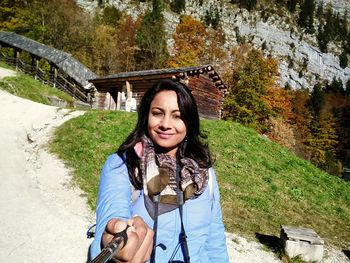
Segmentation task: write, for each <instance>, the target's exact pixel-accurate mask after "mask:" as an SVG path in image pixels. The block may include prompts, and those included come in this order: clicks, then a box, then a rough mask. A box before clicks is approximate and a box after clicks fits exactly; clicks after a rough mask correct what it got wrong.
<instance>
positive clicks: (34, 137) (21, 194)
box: [0, 68, 350, 263]
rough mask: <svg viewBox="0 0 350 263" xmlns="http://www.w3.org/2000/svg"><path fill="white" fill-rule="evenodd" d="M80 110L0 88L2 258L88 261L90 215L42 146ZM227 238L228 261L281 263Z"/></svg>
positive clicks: (334, 255)
mask: <svg viewBox="0 0 350 263" xmlns="http://www.w3.org/2000/svg"><path fill="white" fill-rule="evenodd" d="M8 75H15V72H13V71H10V70H4V69H2V68H0V78H1V77H3V76H8ZM80 114H82V112H77V111H75V112H70V111H69V110H66V109H60V108H57V107H52V106H46V105H43V104H39V103H35V102H32V101H29V100H25V99H21V98H19V97H16V96H13V95H11V94H9V93H7V92H4V91H2V90H0V145H1V147H0V180H1V184H0V207H1V210H0V262H25V263H26V262H28V263H32V262H33V263H37V262H55V263H60V262H62V263H63V262H64V263H71V262H72V263H73V262H74V263H83V262H86V258H87V251H88V247H89V245H90V242H91V240H88V239H86V237H85V233H86V230H87V228H88V226H89V225H91V224H92V223H93V222H94V220H95V219H94V215H93V213H92V212H91V211H90V210H89V208H88V207H87V205H86V202H85V199H84V198H83V197H81V195H82V192H81V191H80V190H79V188H76V187H72V182H71V176H70V171H69V170H68V169H67V168H65V167H64V165H63V164H62V162H61V161H60V160H58V159H57V158H56V157H54V156H53V155H51V154H49V153H48V152H47V151H46V143H47V141H48V138H50V136H51V134H52V131H53V130H54V129H55V128H56V127H58V126H59V125H61V124H62V123H63V122H65V121H67V120H68V119H70V118H74V117H76V116H78V115H80ZM227 243H228V247H229V254H230V259H231V260H230V261H231V262H232V263H233V262H234V263H278V262H281V261H280V260H278V259H277V258H276V256H275V255H274V254H273V253H272V252H268V251H266V249H264V248H263V246H262V245H261V244H259V243H257V242H248V241H247V240H245V239H244V238H242V237H239V236H237V235H235V234H230V233H227ZM325 255H326V258H325V260H324V263H343V262H350V260H349V259H348V258H347V257H346V256H345V255H344V254H343V253H342V252H341V251H338V250H335V249H330V248H327V251H326V253H325ZM215 263H216V262H215Z"/></svg>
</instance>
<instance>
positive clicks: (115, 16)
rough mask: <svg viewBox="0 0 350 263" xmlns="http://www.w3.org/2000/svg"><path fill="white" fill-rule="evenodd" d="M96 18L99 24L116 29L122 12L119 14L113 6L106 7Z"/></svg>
mask: <svg viewBox="0 0 350 263" xmlns="http://www.w3.org/2000/svg"><path fill="white" fill-rule="evenodd" d="M97 17H98V19H99V21H100V24H104V25H107V26H111V27H117V26H118V23H119V20H120V19H121V17H122V12H120V11H119V10H118V9H117V8H116V7H115V6H106V7H105V8H103V10H102V13H101V14H100V15H98V16H97Z"/></svg>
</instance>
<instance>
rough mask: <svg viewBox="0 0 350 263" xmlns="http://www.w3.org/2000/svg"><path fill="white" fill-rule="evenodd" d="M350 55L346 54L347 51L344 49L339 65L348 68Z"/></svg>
mask: <svg viewBox="0 0 350 263" xmlns="http://www.w3.org/2000/svg"><path fill="white" fill-rule="evenodd" d="M348 63H349V62H348V55H347V54H346V52H345V51H343V52H342V53H341V54H340V56H339V65H340V66H341V67H342V68H346V67H347V66H348Z"/></svg>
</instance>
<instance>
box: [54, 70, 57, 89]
mask: <svg viewBox="0 0 350 263" xmlns="http://www.w3.org/2000/svg"><path fill="white" fill-rule="evenodd" d="M56 81H57V68H56V67H55V68H54V74H53V87H54V88H56Z"/></svg>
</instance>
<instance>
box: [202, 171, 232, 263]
mask: <svg viewBox="0 0 350 263" xmlns="http://www.w3.org/2000/svg"><path fill="white" fill-rule="evenodd" d="M209 173H210V176H211V177H212V178H211V180H212V185H211V186H209V187H212V189H211V191H212V199H213V200H212V218H211V223H210V229H209V235H208V237H207V240H206V243H205V248H206V251H207V253H208V257H209V262H222V263H226V262H227V263H228V262H230V261H229V256H228V252H227V245H226V236H225V228H224V224H223V222H222V213H221V206H220V192H219V186H218V183H217V180H216V175H215V171H214V169H213V168H210V170H209Z"/></svg>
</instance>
